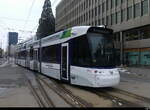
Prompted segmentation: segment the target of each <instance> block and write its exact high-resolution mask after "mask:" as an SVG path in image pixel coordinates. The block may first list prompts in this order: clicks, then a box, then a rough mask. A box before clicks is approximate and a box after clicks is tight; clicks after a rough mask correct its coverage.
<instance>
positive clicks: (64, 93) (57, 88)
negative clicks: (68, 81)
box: [40, 77, 92, 108]
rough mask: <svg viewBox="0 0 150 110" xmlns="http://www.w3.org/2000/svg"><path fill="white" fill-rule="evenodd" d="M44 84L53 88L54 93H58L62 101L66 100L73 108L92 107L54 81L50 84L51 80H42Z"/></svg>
mask: <svg viewBox="0 0 150 110" xmlns="http://www.w3.org/2000/svg"><path fill="white" fill-rule="evenodd" d="M40 80H42V82H43V83H45V85H47V86H48V87H49V88H51V89H52V90H53V91H54V92H56V93H57V94H58V95H59V96H60V97H61V98H62V99H64V100H65V101H66V102H67V103H68V104H70V105H71V106H72V107H83V108H86V107H92V104H90V103H88V102H86V101H85V100H83V99H81V98H80V97H78V96H75V95H73V94H72V93H71V91H69V90H68V89H66V88H64V87H63V86H62V85H60V84H58V83H57V82H55V81H54V80H53V79H51V81H52V83H53V84H52V83H49V82H48V81H50V80H49V79H46V78H44V79H43V78H41V77H40Z"/></svg>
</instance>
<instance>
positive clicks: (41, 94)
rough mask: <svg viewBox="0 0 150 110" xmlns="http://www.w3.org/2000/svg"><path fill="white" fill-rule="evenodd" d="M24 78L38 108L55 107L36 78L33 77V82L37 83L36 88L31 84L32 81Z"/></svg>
mask: <svg viewBox="0 0 150 110" xmlns="http://www.w3.org/2000/svg"><path fill="white" fill-rule="evenodd" d="M25 77H26V80H27V83H28V86H29V88H30V90H31V92H32V94H33V96H34V97H35V99H36V101H37V103H38V104H39V107H55V105H54V103H53V102H52V100H51V99H50V97H49V96H48V94H47V92H46V91H45V89H44V87H43V85H42V83H41V82H40V80H38V78H37V76H36V75H35V80H36V83H37V85H36V86H35V85H33V84H32V81H31V80H30V79H28V78H27V76H26V75H25Z"/></svg>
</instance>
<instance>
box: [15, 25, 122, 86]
mask: <svg viewBox="0 0 150 110" xmlns="http://www.w3.org/2000/svg"><path fill="white" fill-rule="evenodd" d="M112 35H113V31H112V30H111V29H107V28H104V27H90V26H77V27H73V28H70V29H67V30H65V31H61V32H58V33H56V34H53V35H50V36H48V37H45V38H43V39H40V40H36V41H33V40H29V41H27V42H24V43H23V44H18V51H17V64H18V65H21V66H23V67H26V68H29V69H31V70H34V71H37V72H40V73H42V74H44V75H47V76H49V77H52V78H55V79H58V80H62V81H65V82H68V83H70V84H73V85H80V86H86V87H112V86H116V85H118V84H119V82H120V75H119V71H118V69H117V68H116V63H115V61H116V57H115V52H116V51H115V48H114V44H113V39H112Z"/></svg>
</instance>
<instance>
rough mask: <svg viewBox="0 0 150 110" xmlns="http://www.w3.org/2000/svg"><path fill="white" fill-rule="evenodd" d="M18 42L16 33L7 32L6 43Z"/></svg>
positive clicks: (13, 43)
mask: <svg viewBox="0 0 150 110" xmlns="http://www.w3.org/2000/svg"><path fill="white" fill-rule="evenodd" d="M17 43H18V33H17V32H9V33H8V45H16V44H17Z"/></svg>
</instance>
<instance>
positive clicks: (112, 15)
mask: <svg viewBox="0 0 150 110" xmlns="http://www.w3.org/2000/svg"><path fill="white" fill-rule="evenodd" d="M114 24H115V14H111V25H114Z"/></svg>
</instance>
